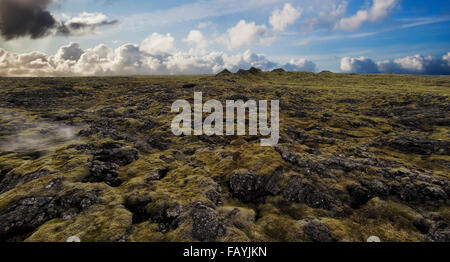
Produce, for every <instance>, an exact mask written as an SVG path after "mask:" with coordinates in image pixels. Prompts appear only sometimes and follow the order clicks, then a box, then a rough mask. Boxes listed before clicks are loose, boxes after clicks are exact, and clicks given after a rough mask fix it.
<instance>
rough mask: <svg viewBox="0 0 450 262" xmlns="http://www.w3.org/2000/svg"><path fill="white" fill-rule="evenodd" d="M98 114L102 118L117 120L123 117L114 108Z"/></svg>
mask: <svg viewBox="0 0 450 262" xmlns="http://www.w3.org/2000/svg"><path fill="white" fill-rule="evenodd" d="M97 114H98V115H99V116H101V117H106V118H117V117H121V116H122V115H121V114H119V113H118V112H117V111H116V110H115V109H114V108H112V107H105V108H102V109H100V110H98V111H97Z"/></svg>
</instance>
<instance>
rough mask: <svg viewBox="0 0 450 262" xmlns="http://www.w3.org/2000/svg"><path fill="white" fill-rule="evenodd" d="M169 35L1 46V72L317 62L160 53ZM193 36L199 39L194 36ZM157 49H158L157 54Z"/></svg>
mask: <svg viewBox="0 0 450 262" xmlns="http://www.w3.org/2000/svg"><path fill="white" fill-rule="evenodd" d="M194 36H195V34H194ZM170 38H171V37H170V35H166V36H163V35H160V34H153V35H151V36H150V37H149V38H147V39H146V40H147V41H143V42H142V45H141V46H139V45H136V44H124V45H122V46H120V47H118V48H117V49H115V50H113V49H111V48H109V47H108V46H106V45H104V44H101V45H98V46H96V47H95V48H90V49H86V50H82V49H81V48H80V45H79V44H77V43H70V44H69V45H66V46H62V47H61V48H60V49H59V50H58V51H57V53H56V54H55V55H47V54H44V53H41V52H31V53H25V54H15V53H10V52H7V51H5V50H3V49H1V48H0V75H3V76H103V75H105V76H107V75H157V74H214V73H218V72H220V71H221V70H223V69H225V68H227V69H228V70H230V71H233V72H236V71H237V70H239V69H249V68H250V67H258V68H260V69H262V70H266V71H267V70H272V69H275V68H278V67H283V68H285V69H287V70H300V71H305V70H306V71H312V70H313V69H314V68H315V64H314V63H312V62H311V61H308V60H306V59H305V60H295V61H291V62H290V63H288V64H286V65H280V64H278V63H275V62H273V61H271V60H269V59H268V58H267V57H266V56H264V55H261V54H255V53H252V52H251V51H250V50H247V51H245V52H243V53H238V54H235V55H229V54H227V53H224V52H211V53H207V54H202V55H199V54H197V55H196V54H192V53H186V52H175V53H173V54H169V53H161V51H167V50H169V49H167V48H160V47H159V45H154V41H152V39H153V40H155V39H156V40H161V39H166V40H167V39H170ZM192 39H196V40H198V38H195V37H193V38H192ZM192 39H191V40H192ZM172 40H173V39H172ZM172 40H171V41H167V42H168V43H169V45H170V44H171V43H173V41H172ZM156 42H158V41H156ZM159 42H160V43H165V42H166V41H163V40H161V41H159ZM171 47H173V45H171ZM170 49H172V48H170ZM155 51H158V52H156V53H155Z"/></svg>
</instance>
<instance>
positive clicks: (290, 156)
mask: <svg viewBox="0 0 450 262" xmlns="http://www.w3.org/2000/svg"><path fill="white" fill-rule="evenodd" d="M275 150H276V151H277V152H278V153H280V155H281V158H283V159H284V160H285V161H287V162H289V163H291V164H294V165H296V164H298V162H299V156H298V155H297V154H295V153H292V152H291V151H289V149H288V148H287V147H284V146H276V147H275Z"/></svg>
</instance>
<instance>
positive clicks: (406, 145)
mask: <svg viewBox="0 0 450 262" xmlns="http://www.w3.org/2000/svg"><path fill="white" fill-rule="evenodd" d="M390 146H391V147H392V148H395V149H397V150H400V151H402V152H404V153H413V154H419V155H432V154H445V155H448V154H450V149H449V148H450V143H449V142H448V141H440V140H432V139H418V138H414V137H407V136H402V137H397V138H395V139H394V140H392V141H391V142H390Z"/></svg>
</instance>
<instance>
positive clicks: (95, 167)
mask: <svg viewBox="0 0 450 262" xmlns="http://www.w3.org/2000/svg"><path fill="white" fill-rule="evenodd" d="M118 170H119V165H117V164H115V163H108V162H101V161H98V160H94V161H92V162H91V163H89V175H88V176H87V177H86V178H84V180H83V182H90V183H100V182H105V183H106V184H107V185H110V186H112V187H118V186H120V184H122V181H121V180H120V179H119V172H118Z"/></svg>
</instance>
